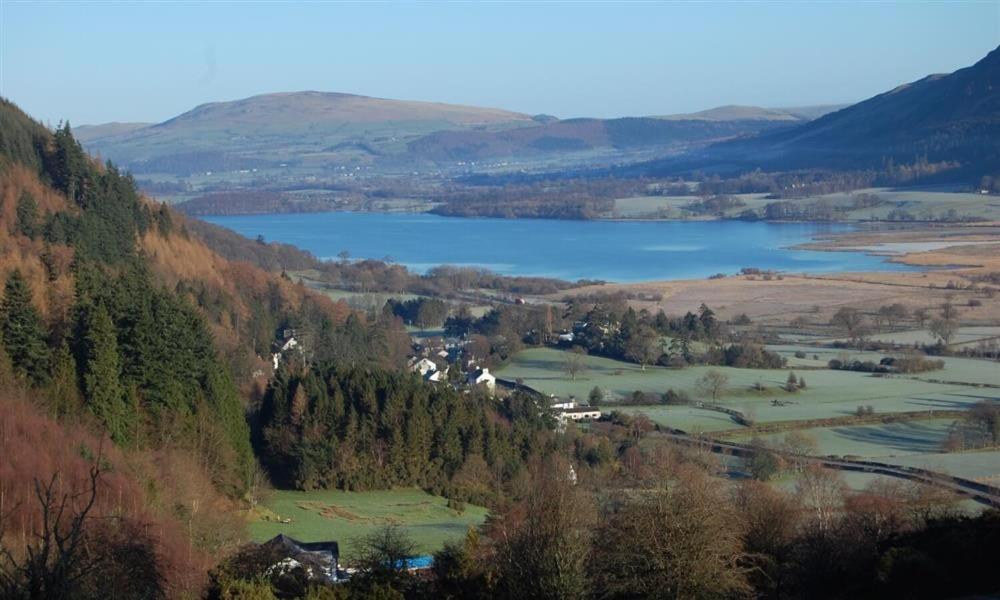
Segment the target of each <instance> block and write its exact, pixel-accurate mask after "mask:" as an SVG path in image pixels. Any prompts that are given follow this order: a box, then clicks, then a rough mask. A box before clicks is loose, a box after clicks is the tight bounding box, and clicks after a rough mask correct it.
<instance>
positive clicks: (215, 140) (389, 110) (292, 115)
mask: <svg viewBox="0 0 1000 600" xmlns="http://www.w3.org/2000/svg"><path fill="white" fill-rule="evenodd" d="M832 108H834V107H816V108H805V109H764V108H757V107H743V106H739V107H738V106H727V107H719V108H716V109H711V110H708V111H703V112H700V113H694V114H691V115H670V116H666V117H635V118H621V119H586V118H581V119H567V120H559V119H557V118H555V117H549V116H545V115H538V116H536V117H532V116H529V115H526V114H522V113H516V112H511V111H506V110H501V109H495V108H481V107H470V106H459V105H452V104H442V103H433V102H415V101H403V100H389V99H383V98H371V97H367V96H358V95H353V94H341V93H329V92H292V93H277V94H264V95H259V96H253V97H251V98H246V99H243V100H237V101H232V102H214V103H209V104H204V105H201V106H198V107H196V108H194V109H192V110H191V111H188V112H186V113H184V114H182V115H179V116H177V117H175V118H173V119H170V120H168V121H165V122H163V123H158V124H142V123H109V124H104V125H96V126H83V127H79V128H77V130H76V132H77V134H78V135H79V137H80V139H81V140H82V141H83V143H84V144H86V145H87V147H88V149H90V150H91V151H94V152H99V153H100V154H101V155H102V156H105V157H107V158H110V159H112V160H114V161H116V162H118V163H120V164H123V165H125V166H127V167H128V168H129V169H131V170H133V171H135V172H137V173H153V172H164V173H170V174H174V175H181V176H183V175H187V174H191V173H195V172H199V171H211V170H225V169H240V168H267V167H277V166H285V167H289V166H292V167H304V168H321V167H322V166H324V165H329V164H330V163H340V164H344V163H351V164H379V165H399V164H421V163H454V162H455V161H474V160H488V159H507V160H510V159H514V160H516V159H522V158H529V159H533V158H538V157H544V156H547V155H566V154H573V153H586V152H597V153H600V152H602V151H603V152H606V153H611V154H615V153H616V152H619V151H629V150H636V149H656V148H660V149H677V148H680V147H685V146H687V145H690V144H699V143H700V144H704V143H707V142H711V141H718V140H721V139H728V138H732V137H734V136H740V135H747V134H752V133H757V132H760V131H764V130H768V129H772V128H776V127H782V126H787V125H789V124H792V123H801V122H803V121H805V120H807V119H809V118H813V117H814V116H815V115H817V114H822V113H823V112H825V111H826V110H830V109H832Z"/></svg>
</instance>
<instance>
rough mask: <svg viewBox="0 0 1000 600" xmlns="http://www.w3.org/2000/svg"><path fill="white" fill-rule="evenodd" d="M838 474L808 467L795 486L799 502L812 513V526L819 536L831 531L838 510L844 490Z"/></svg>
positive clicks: (812, 466) (811, 466) (842, 480)
mask: <svg viewBox="0 0 1000 600" xmlns="http://www.w3.org/2000/svg"><path fill="white" fill-rule="evenodd" d="M846 489H847V488H846V485H845V484H844V479H843V477H841V476H840V473H837V472H835V471H830V470H827V469H824V468H822V467H820V466H818V465H810V466H808V467H806V468H805V469H804V470H803V471H802V475H801V476H800V477H799V480H798V481H797V482H796V484H795V495H796V496H797V497H798V498H799V502H801V503H802V506H803V507H804V508H805V509H806V510H807V511H809V512H811V513H812V515H813V518H812V525H813V527H814V528H815V529H816V530H817V531H818V532H819V533H821V534H826V533H828V532H830V531H831V530H832V529H833V524H834V523H833V521H834V517H835V516H836V515H837V512H838V511H839V510H840V507H841V505H842V503H843V500H844V491H845V490H846Z"/></svg>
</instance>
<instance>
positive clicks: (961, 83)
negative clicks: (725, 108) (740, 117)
mask: <svg viewBox="0 0 1000 600" xmlns="http://www.w3.org/2000/svg"><path fill="white" fill-rule="evenodd" d="M923 157H926V160H927V161H928V162H931V163H935V162H944V161H947V162H955V163H958V165H959V167H960V170H961V172H965V173H970V174H976V173H977V172H978V174H984V173H986V172H992V171H993V170H995V168H996V165H997V164H998V162H1000V48H998V49H996V50H994V51H992V52H990V53H989V54H988V55H987V56H986V57H985V58H983V59H982V60H980V61H979V62H977V63H976V64H974V65H972V66H970V67H967V68H964V69H960V70H958V71H955V72H954V73H950V74H943V75H941V74H939V75H929V76H927V77H924V78H923V79H920V80H918V81H914V82H912V83H908V84H904V85H901V86H898V87H897V88H895V89H892V90H889V91H887V92H885V93H882V94H879V95H877V96H874V97H872V98H869V99H868V100H865V101H863V102H859V103H857V104H854V105H851V106H849V107H847V108H843V109H841V110H838V111H835V112H832V113H830V114H827V115H824V116H822V117H820V118H818V119H816V120H815V121H811V122H808V123H805V124H801V125H798V126H795V127H792V128H789V129H784V130H781V131H774V132H768V133H764V134H762V135H760V136H757V137H755V138H753V139H747V140H739V141H735V142H730V143H723V144H718V145H716V146H713V147H712V148H709V149H708V150H707V151H706V152H705V153H703V154H702V155H701V156H700V157H698V158H696V159H695V160H694V161H692V162H693V163H695V164H699V163H700V164H701V165H702V166H704V165H706V164H712V163H716V164H720V163H724V164H729V165H741V166H743V167H744V168H755V167H762V168H765V169H767V168H771V169H788V168H806V167H822V168H881V167H883V166H884V165H885V163H886V161H887V160H890V159H891V160H893V161H894V162H895V163H896V164H900V163H913V162H916V160H917V159H918V158H923Z"/></svg>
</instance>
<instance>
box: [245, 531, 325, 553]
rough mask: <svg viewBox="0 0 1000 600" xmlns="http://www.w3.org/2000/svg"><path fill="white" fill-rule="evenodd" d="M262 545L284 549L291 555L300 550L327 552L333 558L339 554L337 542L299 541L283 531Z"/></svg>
mask: <svg viewBox="0 0 1000 600" xmlns="http://www.w3.org/2000/svg"><path fill="white" fill-rule="evenodd" d="M263 545H265V546H272V547H275V548H282V549H285V550H287V551H288V552H289V553H290V555H291V556H293V557H294V556H295V555H296V554H299V553H301V552H329V553H330V554H332V555H333V556H334V558H338V557H339V556H340V544H338V543H337V542H332V541H331V542H300V541H299V540H297V539H295V538H292V537H288V536H287V535H285V534H283V533H279V534H278V535H276V536H274V537H273V538H271V539H270V540H268V541H266V542H264V544H263Z"/></svg>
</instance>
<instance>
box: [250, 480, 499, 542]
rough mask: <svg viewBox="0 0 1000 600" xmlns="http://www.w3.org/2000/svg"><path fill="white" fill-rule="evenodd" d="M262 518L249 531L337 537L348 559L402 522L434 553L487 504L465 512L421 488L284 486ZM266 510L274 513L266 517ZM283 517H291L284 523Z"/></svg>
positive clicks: (481, 515)
mask: <svg viewBox="0 0 1000 600" xmlns="http://www.w3.org/2000/svg"><path fill="white" fill-rule="evenodd" d="M264 507H265V509H266V510H264V511H260V512H261V517H260V518H257V519H255V520H253V522H251V523H250V536H251V537H252V538H253V539H254V540H255V541H258V542H259V541H263V540H267V539H270V538H272V537H274V536H275V535H277V534H279V533H283V534H285V535H289V536H291V537H293V538H296V539H299V540H302V541H320V540H336V541H338V542H340V545H341V553H342V555H343V556H344V557H346V558H347V559H348V560H350V558H351V554H352V552H354V551H355V550H356V548H357V543H356V542H357V540H358V538H360V537H362V536H364V535H366V534H368V533H370V532H372V531H374V530H376V529H377V528H379V527H382V526H385V525H399V526H401V527H402V529H403V530H404V531H405V532H406V533H407V534H408V535H409V536H410V537H411V538H412V539H413V541H414V542H415V543H416V545H417V552H419V553H423V554H426V553H431V552H433V551H435V550H437V549H439V548H440V547H441V546H442V545H443V544H444V543H445V542H447V541H449V540H455V539H461V538H462V537H463V536H464V535H465V533H466V532H467V531H468V529H469V527H474V526H478V525H479V524H481V523H482V522H483V520H484V519H485V518H486V509H485V508H482V507H479V506H473V505H466V506H465V508H464V510H463V511H462V512H458V511H455V510H453V509H451V508H448V506H447V501H446V500H445V499H444V498H441V497H439V496H432V495H430V494H428V493H426V492H423V491H421V490H418V489H397V490H386V491H376V492H343V491H336V490H324V491H312V492H299V491H290V490H280V491H276V492H274V494H273V496H272V497H271V498H269V499H268V500H267V501H266V502H265V503H264ZM263 515H268V516H269V517H270V518H269V519H265V518H263ZM278 519H290V520H291V522H290V523H281V522H279V521H278Z"/></svg>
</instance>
